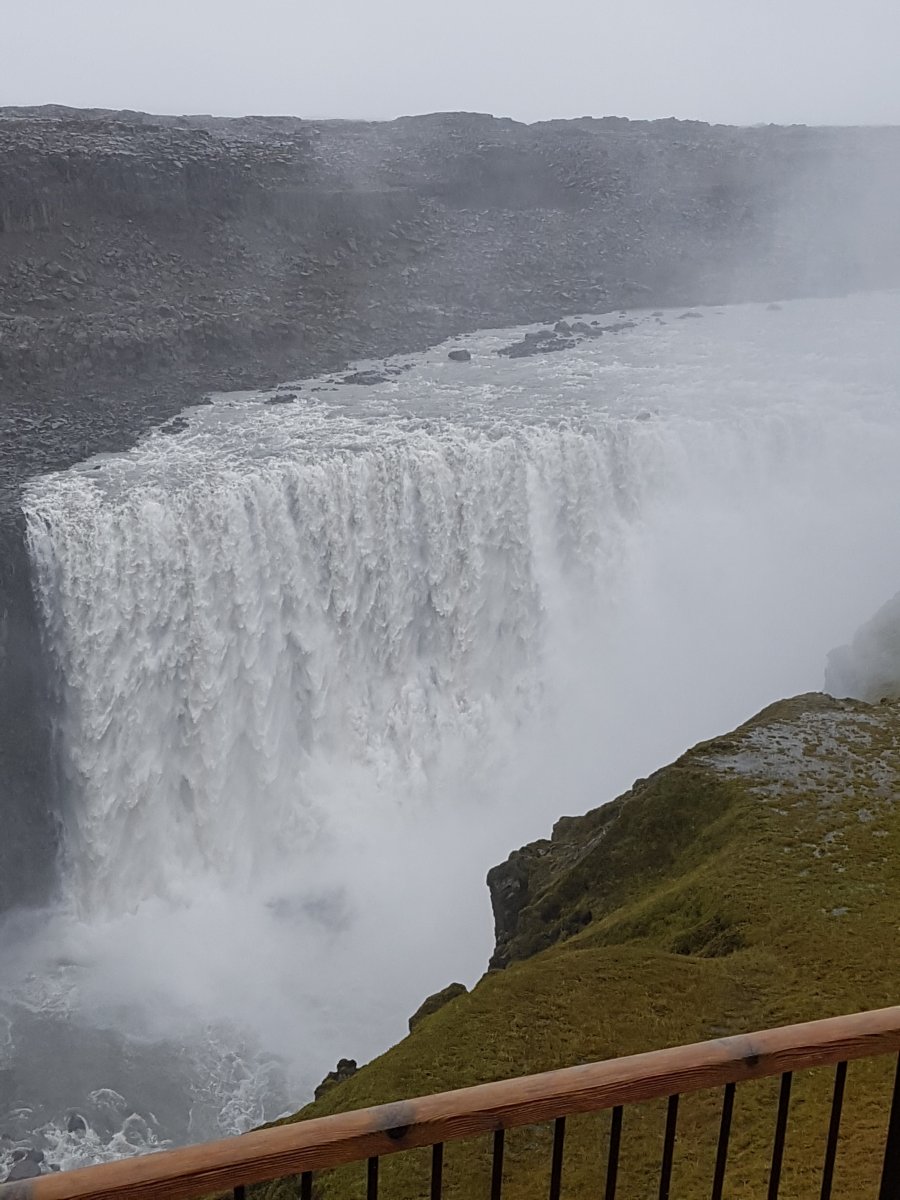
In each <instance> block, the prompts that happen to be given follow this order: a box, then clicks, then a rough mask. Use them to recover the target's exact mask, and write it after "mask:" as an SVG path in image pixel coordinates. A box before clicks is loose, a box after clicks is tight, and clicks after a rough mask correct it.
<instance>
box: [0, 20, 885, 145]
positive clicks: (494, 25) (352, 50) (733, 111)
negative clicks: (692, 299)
mask: <svg viewBox="0 0 900 1200" xmlns="http://www.w3.org/2000/svg"><path fill="white" fill-rule="evenodd" d="M3 32H4V36H3V39H2V43H0V104H19V105H24V104H45V103H50V102H52V103H57V104H69V105H74V106H80V107H100V108H113V109H142V110H146V111H150V112H161V113H183V112H199V113H208V112H213V113H218V114H222V115H235V116H237V115H242V114H245V113H286V114H292V115H296V116H304V117H316V118H324V117H344V118H365V119H390V118H393V117H397V116H399V115H401V114H407V113H415V112H434V111H455V110H461V109H464V110H470V111H471V110H476V111H482V112H490V113H494V114H495V115H498V116H511V117H513V118H515V119H517V120H520V121H536V120H546V119H548V118H551V117H576V116H582V115H585V114H591V115H595V116H602V115H604V114H617V115H622V116H627V117H632V118H643V119H651V118H657V117H664V116H676V117H680V118H685V119H695V120H704V121H709V122H722V123H728V124H742V125H753V124H759V123H768V122H776V123H780V124H792V123H806V124H810V125H854V124H891V123H900V83H898V79H897V72H896V61H895V60H896V53H895V49H896V46H897V43H898V40H900V15H898V12H897V8H896V5H894V4H892V3H891V0H860V3H857V4H855V5H854V6H853V8H852V10H851V9H847V7H846V5H843V4H841V3H838V0H821V2H815V0H788V2H787V3H776V0H760V2H759V3H756V4H753V5H744V4H738V3H734V2H732V0H728V2H726V3H716V2H715V0H687V2H685V3H681V4H678V5H672V4H670V3H667V2H666V0H647V2H646V3H644V4H642V5H640V6H628V5H622V4H620V3H612V2H611V0H603V2H601V3H590V2H589V0H573V2H572V3H570V4H567V5H566V6H565V8H564V9H562V10H557V9H555V8H553V6H551V5H548V4H538V3H521V2H516V3H512V2H511V0H497V2H495V3H492V4H490V5H487V6H485V5H483V4H476V3H474V2H473V0H457V2H455V3H453V4H440V5H436V6H435V5H429V6H425V7H423V6H422V5H416V4H413V3H412V2H411V0H391V2H390V3H387V4H380V5H377V6H373V5H367V4H363V3H361V2H360V0H352V2H351V3H350V4H346V5H343V6H339V7H328V6H322V5H311V4H308V3H306V4H296V3H289V2H288V0H261V2H260V3H257V4H253V5H250V4H245V3H243V2H241V0H194V2H192V3H191V4H189V5H185V4H181V3H176V2H175V0H156V3H154V4H152V5H145V6H134V5H132V6H129V7H123V6H122V5H120V4H116V3H113V0H84V3H81V4H79V5H77V6H72V5H70V4H66V3H64V2H62V0H34V2H33V3H31V4H28V5H17V6H8V11H7V12H5V13H4V31H3Z"/></svg>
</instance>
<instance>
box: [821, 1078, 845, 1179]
mask: <svg viewBox="0 0 900 1200" xmlns="http://www.w3.org/2000/svg"><path fill="white" fill-rule="evenodd" d="M846 1082H847V1064H846V1063H845V1062H840V1063H838V1065H837V1067H836V1068H835V1072H834V1093H833V1095H832V1097H831V1120H830V1121H829V1122H828V1142H827V1143H826V1145H825V1165H824V1166H823V1167H822V1191H821V1192H820V1193H819V1200H831V1185H832V1183H833V1182H834V1162H835V1159H836V1158H837V1144H838V1135H839V1134H840V1131H841V1110H842V1109H843V1107H844V1084H845V1083H846Z"/></svg>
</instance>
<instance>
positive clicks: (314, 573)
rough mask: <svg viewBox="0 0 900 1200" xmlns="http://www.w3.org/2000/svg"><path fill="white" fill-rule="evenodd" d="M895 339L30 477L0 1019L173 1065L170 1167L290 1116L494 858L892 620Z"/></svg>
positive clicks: (206, 422) (636, 348)
mask: <svg viewBox="0 0 900 1200" xmlns="http://www.w3.org/2000/svg"><path fill="white" fill-rule="evenodd" d="M898 316H900V297H898V296H897V295H894V294H891V295H881V296H867V297H853V298H848V299H845V300H840V301H806V302H796V303H793V304H790V305H786V306H785V307H784V308H783V309H782V310H781V311H777V312H776V311H769V310H768V309H767V308H766V307H765V306H760V305H749V306H741V307H737V308H733V309H727V310H722V311H712V310H704V316H703V319H692V320H682V321H679V320H678V319H677V314H666V315H665V317H664V318H662V320H661V321H658V320H657V319H655V318H654V317H651V316H649V315H646V314H643V315H639V319H638V321H637V324H636V326H635V328H634V329H631V330H624V331H621V332H619V333H615V334H613V333H608V334H605V335H603V336H601V337H599V338H597V339H595V340H590V341H587V342H585V343H583V344H582V345H580V346H578V347H577V348H576V349H574V350H571V351H568V352H566V353H562V354H554V355H546V356H544V357H543V358H536V359H521V360H514V361H510V360H508V359H504V358H498V357H497V356H496V355H494V354H493V353H492V352H493V351H494V350H496V349H497V348H498V347H499V346H501V345H502V344H503V343H504V342H505V341H508V340H509V338H508V336H502V335H498V334H483V335H479V336H478V337H477V338H474V339H470V340H469V341H468V342H467V344H468V345H469V346H470V347H471V349H472V350H473V352H474V362H473V363H471V364H465V365H462V364H456V363H449V362H448V361H447V360H446V347H445V348H439V349H438V350H436V351H433V352H431V353H429V354H427V355H423V356H420V357H418V358H416V359H414V360H412V361H411V362H410V364H409V369H408V370H403V371H398V373H397V374H395V375H392V376H391V377H390V378H389V379H388V381H387V382H385V383H383V384H381V385H379V386H377V387H374V388H370V389H365V388H361V387H354V386H343V387H337V386H335V385H333V384H331V383H328V382H324V381H320V382H319V383H317V384H315V385H305V386H303V387H302V389H300V390H301V391H302V393H303V395H302V398H301V400H300V401H299V402H297V403H294V404H266V403H264V399H265V397H259V396H251V395H244V396H238V397H223V398H220V399H219V400H218V401H217V402H216V403H214V404H213V405H211V406H209V407H205V408H200V409H197V410H194V411H193V412H192V413H191V414H190V416H189V418H188V427H187V428H186V429H185V430H184V432H182V433H179V434H177V435H166V434H163V433H158V434H155V435H153V436H152V437H150V438H148V439H146V440H145V441H144V442H143V443H142V444H141V445H140V446H138V447H137V448H136V449H135V450H133V451H132V452H131V453H129V454H127V455H121V456H115V457H107V458H103V459H99V460H95V461H93V462H90V463H87V464H83V465H82V466H80V467H78V468H75V469H73V470H71V471H68V472H64V473H62V474H59V475H55V476H50V477H47V478H45V479H41V480H37V481H35V482H34V483H33V485H32V486H31V487H30V489H29V492H28V495H27V497H26V512H27V516H28V522H29V538H30V545H31V551H32V556H33V561H34V566H35V573H36V579H37V582H38V588H39V594H40V598H41V603H42V606H43V612H44V617H45V623H46V636H47V642H48V648H49V649H50V651H51V653H52V655H53V657H54V659H55V662H56V664H57V666H58V678H59V697H58V699H59V712H58V720H59V735H60V745H61V757H62V764H63V772H64V778H65V789H64V790H65V800H64V808H63V812H62V814H61V816H62V820H63V822H64V829H65V855H66V859H65V871H64V882H65V900H64V903H63V904H62V905H61V908H60V910H59V912H58V913H57V914H56V915H55V916H54V917H53V919H52V920H51V921H50V922H49V924H48V925H46V926H45V927H44V928H43V929H42V931H40V933H33V934H32V935H31V937H30V939H25V944H24V949H23V948H22V941H21V939H20V943H19V945H18V949H17V950H16V954H17V955H18V958H17V959H16V961H17V962H19V963H21V972H22V977H23V978H25V977H26V976H28V972H29V971H30V972H31V975H30V978H31V980H32V981H33V980H35V979H39V980H41V983H40V986H39V987H36V986H35V985H33V984H32V985H29V986H28V987H20V988H19V990H18V992H17V993H16V999H17V1002H18V1003H19V1004H21V1005H25V1006H30V1008H31V1010H34V1009H38V1010H47V1009H48V1008H49V1009H54V1010H58V1011H65V1012H66V1013H67V1014H69V1017H68V1018H67V1019H74V1020H75V1022H76V1024H77V1023H79V1022H81V1023H82V1024H84V1025H85V1026H89V1027H91V1028H93V1029H96V1028H98V1027H99V1028H101V1029H103V1030H106V1031H107V1032H109V1031H115V1033H116V1036H127V1037H130V1038H135V1037H140V1038H141V1039H144V1041H145V1042H148V1041H149V1042H152V1041H153V1039H156V1040H157V1041H159V1040H164V1039H172V1038H174V1039H175V1041H178V1039H179V1038H180V1039H181V1042H182V1044H184V1045H190V1046H193V1047H195V1048H196V1047H200V1049H197V1051H196V1053H197V1056H198V1068H197V1071H198V1079H199V1077H200V1076H201V1075H202V1076H203V1079H204V1080H205V1082H202V1083H201V1082H197V1083H196V1087H195V1088H194V1091H193V1092H192V1093H191V1096H190V1097H189V1102H186V1106H185V1105H182V1107H181V1108H178V1112H177V1113H175V1115H173V1116H172V1117H171V1119H170V1121H169V1124H168V1126H167V1128H166V1129H165V1130H164V1131H163V1132H164V1133H165V1134H167V1135H168V1136H174V1137H181V1138H183V1137H189V1136H204V1135H207V1134H208V1133H209V1132H213V1131H217V1130H226V1129H230V1128H235V1127H240V1125H241V1124H242V1123H246V1122H247V1121H250V1120H258V1119H260V1118H261V1117H262V1116H263V1115H265V1114H266V1113H267V1112H268V1113H269V1114H270V1115H271V1105H273V1104H274V1105H276V1107H277V1106H278V1105H279V1104H281V1103H284V1102H285V1101H284V1099H280V1098H277V1097H283V1096H284V1095H285V1093H284V1092H283V1090H281V1091H280V1090H279V1087H278V1086H276V1085H275V1084H274V1083H273V1082H272V1080H273V1077H274V1076H273V1071H274V1070H275V1068H274V1067H273V1064H272V1061H271V1054H272V1053H278V1054H279V1055H280V1056H281V1058H282V1060H283V1066H284V1069H285V1070H286V1071H287V1072H288V1073H289V1075H290V1083H289V1085H288V1092H287V1095H289V1096H290V1097H291V1098H296V1099H297V1100H298V1101H299V1100H301V1099H303V1095H302V1094H301V1093H302V1090H303V1089H304V1088H306V1087H308V1086H309V1084H310V1083H311V1082H314V1081H315V1080H316V1079H317V1078H320V1077H321V1075H322V1074H323V1073H324V1071H325V1070H326V1069H327V1068H328V1067H329V1066H331V1065H333V1062H334V1060H335V1059H336V1058H337V1056H338V1055H339V1054H346V1053H350V1054H353V1053H355V1054H357V1055H358V1056H359V1057H365V1056H367V1055H369V1054H371V1053H373V1052H375V1051H377V1050H378V1049H380V1048H382V1047H383V1046H384V1045H385V1044H387V1042H388V1041H390V1040H392V1039H394V1038H396V1037H398V1036H400V1035H401V1034H402V1032H403V1028H404V1022H405V1017H406V1016H407V1015H408V1013H409V1012H411V1011H412V1010H413V1009H414V1008H415V1007H416V1005H417V1003H418V1001H419V1000H420V999H421V998H422V997H423V996H424V995H425V994H427V992H428V991H430V990H434V989H435V988H437V987H439V986H442V985H443V984H445V983H446V982H448V981H449V980H450V979H451V978H454V977H459V976H462V977H464V978H466V979H468V980H471V979H473V978H475V977H476V976H477V974H478V973H479V971H480V970H481V969H482V968H483V965H484V962H485V960H486V958H487V955H488V952H489V946H490V921H489V909H488V904H487V898H486V895H485V893H484V890H483V885H482V882H481V881H482V880H483V876H484V872H485V870H486V868H487V867H488V866H489V865H491V864H492V863H493V862H494V861H498V860H499V859H500V858H502V857H504V856H505V855H506V854H507V853H508V852H509V850H511V849H512V848H514V847H515V846H517V845H519V844H521V843H522V842H523V841H524V840H527V839H528V838H531V837H533V836H536V835H540V834H543V833H545V832H546V831H547V829H548V827H549V825H550V824H551V822H552V821H553V820H554V819H555V818H556V817H557V816H559V815H560V814H561V813H562V812H564V811H570V812H571V811H577V810H583V809H584V808H585V807H586V806H588V805H591V804H597V803H600V802H602V801H603V800H606V799H609V798H610V797H611V796H612V795H614V794H615V793H616V792H617V791H620V790H622V788H624V787H625V786H627V785H628V783H630V781H631V779H632V778H633V777H634V776H635V775H637V774H642V773H646V772H647V771H649V770H652V769H653V768H654V767H656V766H659V765H660V764H661V763H662V762H664V761H665V760H666V759H667V758H670V757H671V756H672V755H673V754H675V753H677V752H678V751H680V750H681V749H683V748H684V747H685V746H686V745H687V744H689V743H690V742H692V741H695V740H698V739H699V738H701V737H704V736H708V735H711V734H713V733H715V732H718V731H721V730H722V729H723V728H726V727H728V726H730V725H732V724H734V723H736V722H737V721H739V720H741V719H742V718H744V717H747V716H749V715H750V714H751V713H752V712H753V711H754V710H755V709H757V708H759V707H760V706H762V705H763V704H764V703H766V702H768V701H769V700H772V699H774V698H776V697H777V696H779V695H783V694H786V693H789V692H793V691H798V690H803V689H811V688H815V687H818V686H820V684H821V678H822V666H823V663H824V658H825V654H826V652H827V651H828V650H829V649H830V648H831V647H832V646H833V645H835V644H837V643H838V642H841V641H844V640H846V638H847V636H848V634H849V633H850V632H852V630H853V628H855V626H856V624H858V622H859V619H860V618H862V617H864V616H865V615H867V613H868V612H869V611H870V610H871V609H873V608H874V607H876V606H877V604H878V603H879V602H880V601H881V600H882V599H883V598H884V597H885V596H886V595H889V594H891V593H892V592H894V591H896V588H897V577H898V574H900V568H898V565H897V564H898V563H900V554H898V552H900V528H898V525H897V522H896V519H895V514H896V511H897V505H898V502H900V472H898V471H897V470H896V463H897V461H898V459H900V414H898V408H897V402H898V379H900V347H898V346H897V343H896V338H895V337H894V330H895V328H896V323H897V318H898ZM313 386H315V389H316V390H313ZM269 398H270V399H271V397H269ZM13 990H14V991H15V989H13ZM2 1003H3V999H2V997H0V1007H2ZM0 1016H2V1013H0ZM244 1037H246V1039H247V1045H246V1056H247V1061H248V1063H249V1065H248V1066H246V1067H245V1068H242V1071H241V1072H238V1076H239V1079H238V1081H237V1082H235V1079H236V1076H235V1074H234V1060H233V1059H229V1058H228V1056H227V1055H223V1054H222V1051H221V1049H217V1047H220V1044H221V1043H222V1042H223V1040H224V1042H226V1043H227V1042H228V1039H229V1038H231V1039H232V1042H233V1044H235V1045H236V1044H237V1042H238V1041H239V1040H240V1039H242V1038H244ZM204 1048H205V1049H204ZM212 1062H217V1063H222V1062H226V1063H227V1064H228V1067H227V1070H226V1071H224V1072H223V1071H222V1070H220V1069H219V1068H217V1067H211V1066H209V1064H210V1063H212ZM203 1064H206V1065H203ZM0 1065H2V1062H0ZM204 1072H205V1074H204ZM217 1072H218V1073H217ZM223 1079H224V1080H228V1081H229V1082H227V1083H223V1082H222V1081H223ZM254 1080H261V1081H262V1082H260V1083H259V1084H258V1086H257V1084H256V1083H254V1082H253V1081H254ZM210 1081H212V1082H210ZM131 1082H132V1083H134V1081H133V1080H132V1081H131ZM107 1085H108V1081H106V1080H104V1079H102V1078H101V1079H94V1080H92V1081H91V1086H92V1087H94V1088H97V1087H103V1086H107ZM109 1086H111V1085H109ZM123 1086H124V1085H123ZM193 1086H194V1085H190V1087H193ZM73 1087H74V1085H73ZM190 1087H189V1090H190ZM70 1094H74V1093H73V1092H72V1090H71V1089H70V1092H69V1093H67V1096H68V1095H70ZM267 1096H268V1105H269V1107H268V1108H267V1107H266V1098H267ZM236 1097H245V1098H244V1099H243V1100H240V1101H238V1100H236ZM61 1103H64V1104H65V1105H68V1106H71V1105H73V1104H75V1103H76V1100H75V1099H68V1098H67V1099H64V1100H62V1101H61ZM0 1107H2V1106H0ZM158 1107H159V1105H157V1108H158ZM176 1107H177V1106H176ZM182 1109H184V1111H187V1112H189V1118H188V1120H187V1124H185V1123H184V1120H183V1118H182V1117H181V1116H179V1115H178V1113H181V1112H182ZM223 1114H224V1115H223ZM179 1122H181V1124H179ZM120 1150H121V1147H118V1148H117V1150H116V1152H119V1151H120ZM98 1152H99V1151H98V1150H97V1148H96V1147H93V1148H92V1149H91V1151H90V1153H91V1154H96V1153H98ZM85 1154H86V1152H85V1153H82V1157H84V1156H85Z"/></svg>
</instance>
